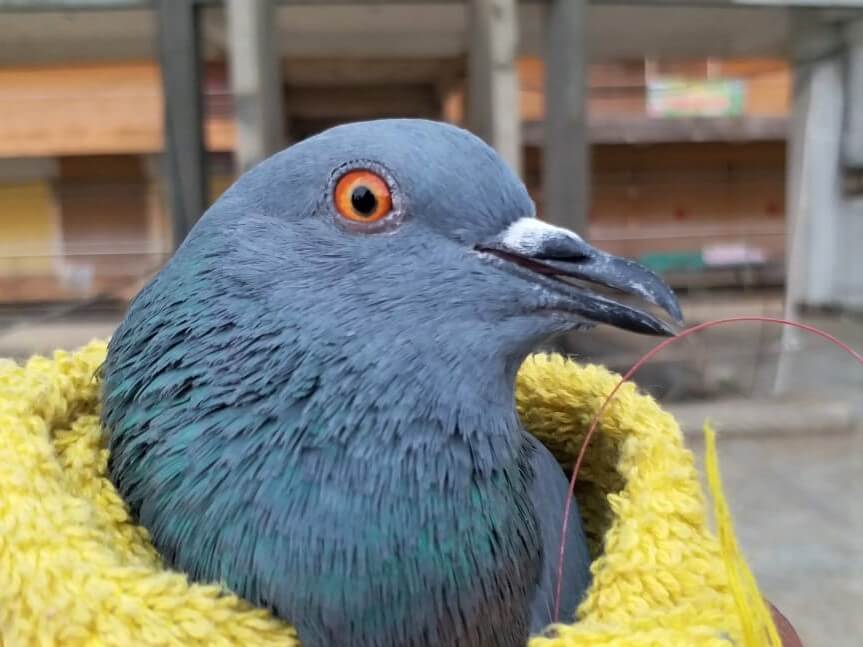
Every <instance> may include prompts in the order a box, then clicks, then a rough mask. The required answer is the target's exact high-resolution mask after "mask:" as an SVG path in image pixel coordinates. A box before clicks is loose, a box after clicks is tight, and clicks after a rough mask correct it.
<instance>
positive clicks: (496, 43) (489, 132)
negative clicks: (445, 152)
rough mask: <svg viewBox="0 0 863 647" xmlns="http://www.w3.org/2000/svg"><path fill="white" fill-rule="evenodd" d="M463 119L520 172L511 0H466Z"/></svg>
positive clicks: (514, 6) (514, 14)
mask: <svg viewBox="0 0 863 647" xmlns="http://www.w3.org/2000/svg"><path fill="white" fill-rule="evenodd" d="M468 16H469V20H468V33H469V34H470V49H469V51H468V96H467V103H468V125H469V127H470V128H471V130H473V132H475V133H476V134H477V135H479V136H480V137H482V138H483V139H484V140H485V141H486V142H488V143H489V144H490V145H491V146H492V147H494V148H495V150H497V152H498V153H500V155H501V157H503V159H504V160H506V161H507V162H508V163H509V165H510V166H511V167H512V168H513V169H514V170H515V172H516V173H519V174H520V173H521V163H522V160H521V153H522V151H521V118H520V115H519V105H520V102H519V88H518V73H517V69H516V57H517V54H518V3H517V2H516V0H471V3H470V8H469V12H468Z"/></svg>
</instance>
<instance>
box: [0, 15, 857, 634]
mask: <svg viewBox="0 0 863 647" xmlns="http://www.w3.org/2000/svg"><path fill="white" fill-rule="evenodd" d="M399 116H406V117H407V116H421V117H426V118H431V119H441V120H445V121H449V122H452V123H456V124H460V125H462V126H464V127H466V128H469V129H471V130H472V131H474V132H476V133H477V134H479V135H480V136H481V137H483V138H484V139H485V140H486V141H488V142H489V143H490V144H491V145H492V146H494V147H495V148H496V149H497V150H498V151H499V152H500V153H501V154H502V155H503V157H504V158H505V159H506V160H507V161H508V162H509V163H510V164H511V165H512V166H513V167H514V168H515V169H516V170H517V171H518V172H519V173H520V174H521V176H522V177H523V179H524V181H525V183H526V185H527V187H528V189H529V191H530V192H531V194H532V195H533V197H534V199H535V201H536V203H537V206H538V210H539V215H540V217H542V218H544V219H546V220H549V221H551V222H554V223H556V224H560V225H562V226H566V227H570V228H572V229H575V230H577V231H579V232H580V233H582V234H583V235H584V236H585V237H586V238H588V239H590V240H591V241H592V242H593V243H595V244H596V245H597V246H599V247H601V248H604V249H607V250H608V251H611V252H615V253H618V254H624V255H628V256H631V257H635V258H638V259H639V260H641V261H642V262H643V263H646V264H647V265H649V266H651V267H652V268H654V269H655V270H657V271H659V272H661V273H662V274H663V275H664V276H665V277H666V278H667V280H668V281H669V282H670V283H671V284H672V285H673V287H674V288H675V289H676V290H677V291H678V294H679V295H680V297H681V301H682V305H683V309H684V313H685V314H686V316H687V319H688V323H690V324H694V323H698V322H700V321H706V320H708V319H714V318H718V317H725V316H731V315H766V316H785V317H788V318H792V319H796V320H799V321H804V322H807V323H811V324H815V325H818V326H820V327H822V328H824V329H826V330H828V331H830V332H832V333H834V334H836V335H837V336H839V337H840V338H842V339H843V340H844V341H846V342H847V343H849V344H850V345H851V346H852V347H854V348H856V349H858V350H859V349H860V348H861V347H863V0H833V1H829V0H827V1H822V0H791V1H788V2H786V1H782V0H745V1H742V2H733V1H731V0H688V1H686V0H639V1H632V0H629V1H627V0H594V2H591V3H586V2H584V0H532V1H522V2H518V1H517V0H461V1H459V0H451V1H446V0H437V1H424V0H401V1H399V2H389V1H387V0H353V1H352V0H340V1H331V0H317V1H315V0H287V1H283V2H269V1H266V0H227V1H225V2H221V1H216V0H149V1H148V0H65V1H63V0H31V1H26V0H0V356H3V357H15V358H25V357H27V356H29V355H31V354H33V353H47V352H51V351H52V350H54V349H56V348H73V347H75V346H77V345H80V344H82V343H85V342H86V341H88V340H89V339H91V338H93V337H106V336H108V335H110V333H111V331H112V330H113V328H114V326H116V324H117V323H118V321H119V320H120V319H121V318H122V315H123V312H124V309H125V306H126V304H127V303H128V300H129V299H130V298H131V297H132V296H134V294H135V293H136V292H137V291H138V290H139V289H140V288H141V287H142V286H143V285H144V283H145V282H146V281H147V280H148V279H149V278H150V277H151V276H152V275H153V274H154V273H155V272H156V271H158V269H159V267H160V266H161V265H162V264H163V263H164V262H165V261H166V260H167V259H168V258H169V257H170V255H171V253H172V251H173V250H174V249H175V247H176V245H177V244H178V243H179V242H180V241H181V240H182V239H183V237H184V235H185V234H186V233H187V232H188V230H189V228H190V227H191V226H192V225H193V224H194V222H195V220H196V219H197V218H198V217H199V216H200V214H201V213H202V212H203V211H204V210H205V209H206V208H207V206H208V205H209V204H210V203H212V202H213V201H214V200H215V199H216V198H217V197H218V196H219V194H220V193H221V192H222V191H223V190H224V189H225V188H227V186H229V185H230V183H231V182H232V181H233V179H234V178H236V177H237V175H238V174H239V173H241V172H242V171H243V170H245V169H247V168H248V167H250V166H251V165H253V164H255V163H256V162H258V161H260V160H261V159H263V158H264V157H266V156H268V155H269V154H271V153H273V152H275V151H276V150H279V149H281V148H283V147H284V146H286V145H288V144H290V143H291V142H295V141H298V140H301V139H303V138H304V137H308V136H310V135H312V134H314V133H316V132H319V131H320V130H322V129H325V128H327V127H329V126H332V125H335V124H338V123H342V122H346V121H354V120H360V119H372V118H380V117H399ZM560 343H561V346H562V349H563V350H564V351H566V352H568V353H571V354H573V355H575V356H576V357H578V358H579V359H580V360H582V361H598V362H602V363H605V364H607V365H609V366H610V367H612V368H614V369H616V370H619V371H623V370H625V369H626V368H628V366H629V365H631V364H632V362H633V361H634V360H635V359H636V358H637V356H638V355H640V354H641V353H643V352H644V351H646V350H647V349H649V348H650V347H651V346H652V345H653V344H654V343H655V340H651V339H646V338H641V337H635V336H631V335H627V334H621V333H618V332H615V331H611V330H604V329H599V330H597V331H594V332H591V333H589V334H578V335H573V336H571V337H570V338H568V339H565V340H562V341H561V342H560ZM637 381H638V382H639V383H640V384H641V385H642V386H643V387H644V388H645V389H647V390H648V391H650V392H651V393H653V394H654V395H656V396H657V397H659V398H661V400H662V401H663V403H664V404H666V406H668V407H669V408H670V409H671V410H672V411H673V412H674V413H675V414H676V415H677V416H678V418H679V420H680V421H681V424H682V426H683V427H684V430H685V431H686V432H687V433H692V434H693V436H692V437H691V438H690V439H689V440H690V443H691V445H692V446H693V448H694V449H695V450H696V452H697V453H698V452H699V451H700V445H701V443H700V437H699V436H698V435H697V434H698V432H699V431H700V425H701V423H702V422H703V420H704V418H706V417H710V418H712V419H713V420H714V421H715V422H716V423H717V425H718V426H719V428H720V432H721V433H722V434H723V436H722V438H721V440H720V449H721V453H722V456H723V458H724V470H725V472H726V473H727V480H728V481H729V483H728V489H729V497H730V500H731V503H732V507H733V508H734V512H735V515H736V517H737V521H738V526H739V533H740V535H741V539H742V541H743V544H744V548H745V550H746V552H747V555H749V557H750V559H751V562H752V564H753V566H754V568H755V571H756V575H757V576H758V577H759V579H760V581H761V583H762V587H763V589H764V591H765V593H766V594H767V595H768V596H769V597H771V598H772V599H773V600H774V602H776V603H777V605H778V606H779V607H780V608H781V609H783V611H785V612H786V613H787V615H789V617H790V618H791V620H792V622H793V623H794V624H795V625H797V627H798V629H799V630H800V633H801V634H802V636H803V639H804V643H805V644H806V645H807V646H809V645H831V646H844V645H848V646H849V647H850V646H852V645H854V646H857V645H860V644H863V643H861V641H863V620H861V614H860V613H859V609H861V608H863V556H861V551H863V548H861V541H863V540H861V537H863V504H861V503H860V501H859V499H858V496H860V495H863V488H861V481H863V441H861V433H860V431H861V416H863V398H861V392H863V391H861V387H863V370H861V369H860V367H859V366H857V365H855V364H854V362H853V361H852V360H851V359H849V358H848V357H847V356H844V355H843V354H842V353H841V352H840V351H839V350H837V349H835V348H833V347H831V346H830V345H828V344H827V343H825V342H823V341H821V340H818V339H815V338H811V337H808V336H803V335H801V334H799V333H796V332H794V331H790V330H785V331H783V330H781V329H780V328H779V327H777V326H764V325H758V324H751V323H747V324H734V325H730V326H726V327H724V328H720V329H717V330H715V331H710V332H706V333H703V334H701V335H700V336H695V337H693V338H690V339H688V340H685V341H683V342H682V343H679V344H677V345H675V346H672V347H671V348H669V349H668V350H667V351H666V352H665V353H664V354H662V355H660V356H659V357H658V358H657V359H655V360H654V361H653V362H651V363H650V364H649V365H648V366H647V367H645V368H644V369H643V370H642V372H641V373H640V375H639V376H638V377H637Z"/></svg>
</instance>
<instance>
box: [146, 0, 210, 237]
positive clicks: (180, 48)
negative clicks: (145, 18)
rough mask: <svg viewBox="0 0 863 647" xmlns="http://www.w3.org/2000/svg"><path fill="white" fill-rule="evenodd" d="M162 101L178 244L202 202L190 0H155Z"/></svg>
mask: <svg viewBox="0 0 863 647" xmlns="http://www.w3.org/2000/svg"><path fill="white" fill-rule="evenodd" d="M156 10H157V17H158V29H159V65H160V69H161V74H162V92H163V95H164V101H165V157H164V164H165V169H164V174H165V177H167V178H168V182H169V193H170V200H171V223H172V230H173V243H174V246H175V247H177V246H179V245H180V243H182V242H183V239H184V238H185V237H186V234H188V233H189V230H190V229H191V228H192V226H193V225H194V224H195V222H197V220H198V218H200V217H201V214H202V213H203V212H204V209H206V207H207V182H208V176H207V157H206V153H205V151H204V109H203V96H202V89H201V76H202V74H201V66H202V62H201V56H200V14H199V9H198V8H197V7H196V2H195V0H157V4H156Z"/></svg>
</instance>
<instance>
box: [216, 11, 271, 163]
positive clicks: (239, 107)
mask: <svg viewBox="0 0 863 647" xmlns="http://www.w3.org/2000/svg"><path fill="white" fill-rule="evenodd" d="M226 8H227V20H228V51H229V68H230V73H231V91H232V93H233V98H234V113H235V118H236V127H237V140H236V145H235V148H234V155H235V159H236V162H237V170H238V171H239V172H240V173H243V172H245V171H247V170H248V169H250V168H251V167H252V166H254V165H255V164H257V163H258V162H261V161H263V160H264V159H266V158H267V157H269V156H270V155H272V154H273V153H275V152H277V151H279V150H281V149H282V148H283V147H284V144H285V132H284V111H283V109H282V80H281V68H280V66H279V55H278V50H277V47H276V42H275V34H274V31H275V25H276V16H275V3H274V2H273V0H227V2H226Z"/></svg>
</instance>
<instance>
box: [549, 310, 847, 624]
mask: <svg viewBox="0 0 863 647" xmlns="http://www.w3.org/2000/svg"><path fill="white" fill-rule="evenodd" d="M741 321H757V322H761V323H775V324H782V325H783V326H791V327H792V328H799V329H800V330H804V331H806V332H810V333H813V334H815V335H818V336H819V337H822V338H824V339H826V340H827V341H829V342H832V343H833V344H835V345H836V346H838V347H839V348H841V349H842V350H844V351H845V352H846V353H848V354H849V355H851V357H853V358H854V359H855V360H857V362H858V363H859V364H861V365H863V355H860V353H858V352H857V351H855V350H854V349H853V348H851V347H850V346H849V345H848V344H846V343H845V342H843V341H840V340H839V339H837V338H836V337H834V336H833V335H831V334H830V333H828V332H825V331H824V330H821V329H820V328H816V327H815V326H810V325H808V324H803V323H800V322H797V321H788V320H786V319H779V318H776V317H758V316H748V317H728V318H727V319H716V320H714V321H705V322H704V323H700V324H698V325H696V326H692V327H691V328H687V329H686V330H684V331H682V332H681V333H679V334H678V335H677V336H675V337H669V338H668V339H664V340H662V341H661V342H660V343H658V344H657V345H656V346H654V347H653V348H652V349H650V350H649V351H648V352H646V353H645V354H644V355H642V356H641V357H640V358H639V359H638V361H637V362H635V364H633V365H632V368H630V369H629V370H628V371H627V372H626V374H624V376H623V377H622V378H620V381H619V382H618V383H617V385H616V386H615V387H614V388H613V389H612V390H611V393H609V394H608V396H606V398H605V401H604V402H603V403H602V406H601V407H599V409H598V410H597V412H596V414H594V416H593V420H592V421H591V423H590V427H589V428H588V430H587V434H585V436H584V440H583V441H582V443H581V449H580V450H579V452H578V458H577V459H576V461H575V467H574V468H573V470H572V478H571V479H570V480H569V491H568V493H567V496H566V506H565V507H564V510H563V527H562V528H561V531H560V553H559V555H558V562H557V586H556V589H555V594H554V621H555V622H558V621H559V620H560V589H561V586H562V584H563V562H564V558H565V556H566V531H567V528H568V526H569V508H570V505H569V504H570V502H571V501H572V497H573V493H574V491H575V481H576V479H577V478H578V471H579V470H580V469H581V463H582V462H583V461H584V455H585V454H586V453H587V447H588V445H589V444H590V439H591V438H592V437H593V434H594V433H595V432H596V428H597V426H598V425H599V419H600V417H601V416H602V414H603V413H604V412H605V410H606V408H607V407H608V405H609V403H610V402H611V399H612V398H613V397H614V396H615V394H616V393H617V391H618V390H619V389H620V387H621V386H623V384H624V383H625V382H627V381H629V380H630V379H631V378H632V376H633V375H635V373H636V372H637V371H638V370H639V369H640V368H641V367H642V366H644V364H646V363H647V362H648V361H650V360H651V359H653V358H654V357H655V356H656V355H657V354H658V353H659V352H660V351H662V350H663V349H664V348H666V347H668V346H670V345H671V344H673V343H675V342H677V341H680V340H681V339H684V338H686V337H689V336H690V335H693V334H695V333H697V332H700V331H702V330H706V329H708V328H713V327H714V326H720V325H722V324H728V323H737V322H741Z"/></svg>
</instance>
